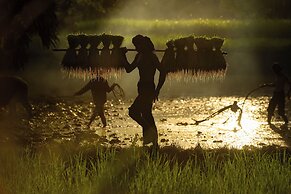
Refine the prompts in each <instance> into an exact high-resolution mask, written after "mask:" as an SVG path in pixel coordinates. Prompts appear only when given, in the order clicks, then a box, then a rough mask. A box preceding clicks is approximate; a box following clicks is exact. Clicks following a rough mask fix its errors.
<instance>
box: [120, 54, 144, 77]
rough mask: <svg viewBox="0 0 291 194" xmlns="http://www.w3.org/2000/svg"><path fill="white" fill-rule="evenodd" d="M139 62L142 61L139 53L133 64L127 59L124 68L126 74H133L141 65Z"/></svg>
mask: <svg viewBox="0 0 291 194" xmlns="http://www.w3.org/2000/svg"><path fill="white" fill-rule="evenodd" d="M139 61H140V54H139V53H138V54H137V55H136V56H135V58H134V60H133V62H132V63H131V64H130V63H129V62H128V61H127V59H126V63H125V64H124V68H125V70H126V73H130V72H132V71H133V70H134V69H135V68H136V67H137V65H138V64H139Z"/></svg>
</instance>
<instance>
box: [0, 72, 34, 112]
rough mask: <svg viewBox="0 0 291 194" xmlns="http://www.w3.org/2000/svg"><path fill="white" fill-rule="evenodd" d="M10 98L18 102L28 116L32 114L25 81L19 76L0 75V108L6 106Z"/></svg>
mask: <svg viewBox="0 0 291 194" xmlns="http://www.w3.org/2000/svg"><path fill="white" fill-rule="evenodd" d="M12 99H15V100H16V101H17V102H20V103H21V104H22V106H23V107H24V108H25V110H26V112H27V114H28V116H29V117H31V116H32V108H31V105H30V103H29V101H28V85H27V83H26V82H25V81H24V80H23V79H21V78H19V77H15V76H0V108H2V107H5V106H7V105H8V104H9V103H10V101H11V100H12Z"/></svg>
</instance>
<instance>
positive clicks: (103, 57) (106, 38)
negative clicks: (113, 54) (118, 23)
mask: <svg viewBox="0 0 291 194" xmlns="http://www.w3.org/2000/svg"><path fill="white" fill-rule="evenodd" d="M101 41H102V44H103V48H102V50H101V53H100V65H101V67H102V68H104V67H105V68H106V67H110V50H109V47H110V44H111V36H110V35H107V34H102V35H101Z"/></svg>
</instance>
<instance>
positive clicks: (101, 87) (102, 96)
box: [74, 76, 118, 128]
mask: <svg viewBox="0 0 291 194" xmlns="http://www.w3.org/2000/svg"><path fill="white" fill-rule="evenodd" d="M117 85H118V84H116V83H114V84H112V86H109V84H108V82H107V80H106V79H104V78H103V77H101V76H97V77H96V78H95V79H92V80H90V81H89V83H87V84H86V85H85V86H84V87H83V88H81V89H80V90H79V91H78V92H76V93H75V94H74V96H78V95H82V94H84V93H85V92H87V91H89V90H91V93H92V97H93V102H94V104H95V107H94V110H93V114H92V116H91V118H90V121H89V123H88V125H87V126H88V128H90V126H91V124H92V122H93V121H94V119H95V118H96V116H97V115H98V116H100V118H101V122H102V124H103V127H106V126H107V122H106V118H105V115H104V105H105V102H106V101H107V93H109V92H111V91H112V90H113V89H114V87H115V86H117Z"/></svg>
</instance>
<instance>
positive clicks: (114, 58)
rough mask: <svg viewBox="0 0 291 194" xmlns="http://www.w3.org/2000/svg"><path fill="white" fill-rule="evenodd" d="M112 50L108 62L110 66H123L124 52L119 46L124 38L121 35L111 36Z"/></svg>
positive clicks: (124, 61) (125, 61) (124, 60)
mask: <svg viewBox="0 0 291 194" xmlns="http://www.w3.org/2000/svg"><path fill="white" fill-rule="evenodd" d="M111 40H112V45H113V48H112V51H111V55H110V60H111V62H110V64H111V67H113V68H117V69H119V68H123V67H124V65H125V64H126V63H127V60H126V56H125V52H124V49H125V48H124V47H123V48H121V45H122V42H123V40H124V38H123V37H122V36H112V37H111Z"/></svg>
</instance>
